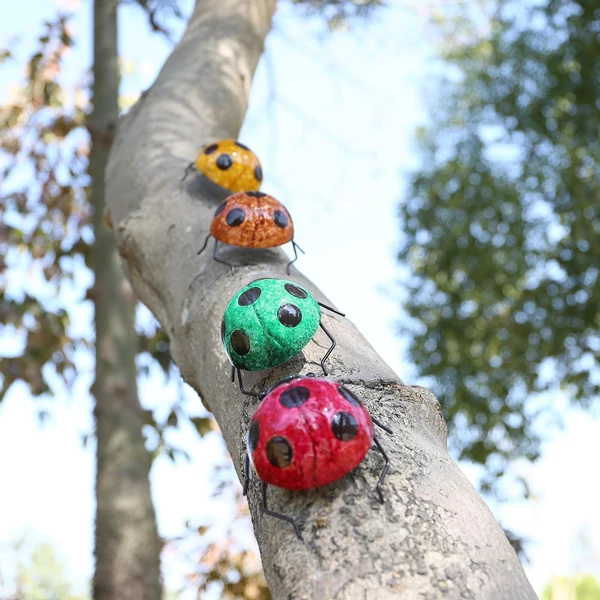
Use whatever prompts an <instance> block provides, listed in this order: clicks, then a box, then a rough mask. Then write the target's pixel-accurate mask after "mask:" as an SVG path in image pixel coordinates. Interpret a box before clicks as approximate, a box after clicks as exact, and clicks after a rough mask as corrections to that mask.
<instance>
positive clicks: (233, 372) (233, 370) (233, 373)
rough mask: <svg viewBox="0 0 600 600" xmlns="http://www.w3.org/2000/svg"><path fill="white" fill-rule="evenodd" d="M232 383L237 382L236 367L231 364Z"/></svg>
mask: <svg viewBox="0 0 600 600" xmlns="http://www.w3.org/2000/svg"><path fill="white" fill-rule="evenodd" d="M231 383H235V367H234V366H233V365H232V366H231Z"/></svg>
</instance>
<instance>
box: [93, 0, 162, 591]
mask: <svg viewBox="0 0 600 600" xmlns="http://www.w3.org/2000/svg"><path fill="white" fill-rule="evenodd" d="M117 58H118V55H117V0H96V1H95V3H94V86H93V95H94V97H93V113H92V115H91V118H90V120H89V123H88V127H89V130H90V133H91V137H92V150H91V154H90V165H89V172H90V176H91V178H92V204H93V208H94V216H93V225H94V232H95V238H96V239H95V244H94V247H93V251H92V268H93V270H94V274H95V283H94V287H93V289H92V293H91V297H92V299H93V301H94V308H95V328H96V380H95V382H94V385H93V386H92V392H93V394H94V396H95V398H96V405H95V409H94V416H95V420H96V436H97V476H96V501H97V506H96V532H95V557H96V570H95V574H94V583H93V587H94V598H95V600H116V599H122V598H132V599H134V598H136V599H137V598H139V599H140V600H141V599H142V598H143V599H144V600H159V599H160V597H161V583H160V550H161V545H160V541H159V538H158V532H157V528H156V517H155V513H154V506H153V504H152V498H151V495H150V483H149V474H150V465H151V460H150V455H149V453H148V452H147V450H146V448H145V445H144V437H143V435H142V425H143V413H142V409H141V406H140V403H139V400H138V393H137V381H136V375H137V372H136V364H135V357H136V354H137V334H136V331H135V325H134V310H135V297H134V294H133V291H132V290H131V286H130V284H129V283H128V281H127V280H126V279H125V277H124V275H123V272H122V270H121V267H120V264H119V262H120V261H119V255H118V253H117V250H116V246H115V240H114V235H113V233H112V231H111V230H110V229H109V228H108V227H107V226H106V225H105V223H104V219H103V213H104V194H105V189H104V172H105V168H106V163H107V161H108V155H109V152H110V148H111V145H112V138H113V136H114V128H115V126H116V123H117V119H118V117H119V111H118V98H119V70H118V63H117Z"/></svg>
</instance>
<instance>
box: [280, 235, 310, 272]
mask: <svg viewBox="0 0 600 600" xmlns="http://www.w3.org/2000/svg"><path fill="white" fill-rule="evenodd" d="M292 248H293V249H294V258H293V260H290V262H289V263H288V264H287V267H286V268H285V271H286V273H287V274H288V275H289V274H290V266H291V265H292V263H295V262H296V261H297V260H298V253H297V252H296V248H297V249H298V250H300V252H302V254H306V253H305V252H304V250H302V248H300V246H298V244H296V242H295V241H294V240H292Z"/></svg>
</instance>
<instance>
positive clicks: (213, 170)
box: [186, 140, 263, 192]
mask: <svg viewBox="0 0 600 600" xmlns="http://www.w3.org/2000/svg"><path fill="white" fill-rule="evenodd" d="M194 167H195V168H196V169H197V170H198V171H199V172H200V173H201V174H202V175H203V176H204V177H206V178H207V179H209V180H210V181H212V182H213V183H216V184H217V185H219V186H221V187H223V188H225V189H227V190H229V191H230V192H243V191H246V190H251V191H255V190H258V189H260V186H261V183H262V180H263V173H262V167H261V166H260V162H259V160H258V158H257V157H256V154H254V152H252V150H250V148H248V146H245V145H244V144H242V143H240V142H238V141H237V140H220V141H218V142H215V143H213V144H207V145H206V146H204V147H203V148H202V149H201V150H200V152H199V153H198V156H197V157H196V160H195V161H194V162H193V163H192V164H191V165H190V166H189V167H188V169H187V170H186V174H187V172H189V171H190V170H193V169H194Z"/></svg>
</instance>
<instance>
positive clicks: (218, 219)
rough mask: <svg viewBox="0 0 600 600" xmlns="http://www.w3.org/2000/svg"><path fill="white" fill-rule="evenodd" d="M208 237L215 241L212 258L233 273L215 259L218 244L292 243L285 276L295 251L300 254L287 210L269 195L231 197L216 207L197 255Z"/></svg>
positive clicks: (266, 245) (253, 193)
mask: <svg viewBox="0 0 600 600" xmlns="http://www.w3.org/2000/svg"><path fill="white" fill-rule="evenodd" d="M210 237H213V238H214V239H215V246H214V249H213V258H214V259H215V260H216V261H217V262H220V263H222V264H224V265H228V266H229V267H231V273H232V274H233V273H235V271H234V268H233V265H232V264H231V263H228V262H226V261H224V260H222V259H220V258H217V256H216V253H217V244H218V243H219V242H223V243H225V244H230V245H231V246H239V247H240V248H275V247H276V246H282V245H283V244H286V243H287V242H292V247H293V248H294V259H293V260H291V261H290V262H289V263H288V265H287V268H286V270H287V274H288V275H289V274H290V265H291V264H292V263H293V262H295V261H296V260H297V258H298V253H297V252H296V248H298V249H299V250H300V252H303V250H302V248H300V246H298V244H296V242H294V224H293V223H292V217H291V216H290V213H289V212H288V211H287V209H286V207H285V206H284V205H283V204H281V202H279V200H276V199H275V198H273V197H272V196H269V195H267V194H263V193H262V192H256V191H249V192H240V193H239V194H232V195H231V196H229V197H228V198H227V199H226V200H225V202H223V203H221V204H220V205H219V207H218V208H217V210H216V211H215V216H214V218H213V220H212V223H211V225H210V233H209V234H208V235H207V236H206V240H205V242H204V245H203V246H202V248H200V250H199V251H198V254H201V253H202V252H204V250H205V249H206V246H207V244H208V240H209V238H210Z"/></svg>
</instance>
